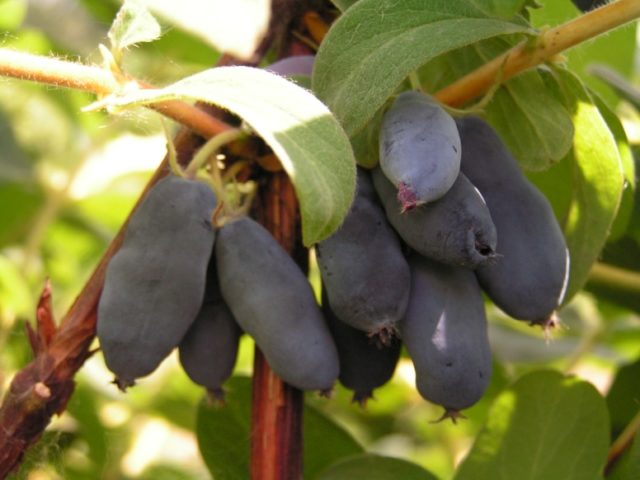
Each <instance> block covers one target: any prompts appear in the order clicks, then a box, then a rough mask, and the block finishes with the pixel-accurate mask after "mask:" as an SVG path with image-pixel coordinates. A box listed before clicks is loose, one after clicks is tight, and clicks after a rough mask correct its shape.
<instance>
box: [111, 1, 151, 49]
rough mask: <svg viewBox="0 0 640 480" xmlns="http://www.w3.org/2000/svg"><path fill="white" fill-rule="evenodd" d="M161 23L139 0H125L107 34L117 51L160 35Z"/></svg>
mask: <svg viewBox="0 0 640 480" xmlns="http://www.w3.org/2000/svg"><path fill="white" fill-rule="evenodd" d="M160 34H161V32H160V25H159V24H158V22H156V19H155V18H153V16H152V15H151V14H150V13H149V11H148V10H147V9H146V8H145V7H144V6H143V5H142V4H141V3H140V1H139V0H125V2H124V3H123V4H122V7H121V8H120V10H119V11H118V14H117V15H116V18H115V20H114V21H113V24H112V25H111V28H110V29H109V33H108V34H107V36H108V37H109V40H110V41H111V47H112V49H113V50H115V51H116V52H119V51H122V50H124V49H125V48H127V47H130V46H132V45H135V44H136V43H142V42H152V41H153V40H155V39H156V38H158V37H159V36H160Z"/></svg>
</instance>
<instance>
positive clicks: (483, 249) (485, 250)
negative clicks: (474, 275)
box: [475, 238, 498, 260]
mask: <svg viewBox="0 0 640 480" xmlns="http://www.w3.org/2000/svg"><path fill="white" fill-rule="evenodd" d="M475 249H476V251H477V252H478V253H479V254H480V255H482V256H483V257H487V258H488V259H490V260H493V259H495V258H496V257H498V254H497V253H496V252H494V250H493V248H491V247H490V246H489V245H487V244H485V243H483V242H482V241H481V240H479V239H478V238H476V242H475Z"/></svg>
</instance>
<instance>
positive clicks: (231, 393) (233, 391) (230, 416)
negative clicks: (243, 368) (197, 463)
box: [196, 377, 251, 480]
mask: <svg viewBox="0 0 640 480" xmlns="http://www.w3.org/2000/svg"><path fill="white" fill-rule="evenodd" d="M225 390H226V401H225V404H224V405H223V406H218V405H209V404H208V402H207V400H206V399H203V400H202V402H200V405H199V406H198V415H197V420H196V436H197V438H198V447H199V448H200V454H201V455H202V458H203V459H204V462H205V464H206V465H207V468H208V469H209V471H210V472H211V474H212V475H213V477H214V478H215V479H216V480H227V479H228V480H236V479H238V478H249V452H250V443H249V439H250V435H251V433H250V432H251V381H250V379H248V378H242V377H233V378H231V379H229V381H228V382H227V383H226V384H225Z"/></svg>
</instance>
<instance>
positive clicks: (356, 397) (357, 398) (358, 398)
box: [351, 390, 373, 408]
mask: <svg viewBox="0 0 640 480" xmlns="http://www.w3.org/2000/svg"><path fill="white" fill-rule="evenodd" d="M372 398H373V391H372V390H368V391H366V392H353V397H351V403H357V404H358V405H360V407H361V408H367V401H368V400H369V399H372Z"/></svg>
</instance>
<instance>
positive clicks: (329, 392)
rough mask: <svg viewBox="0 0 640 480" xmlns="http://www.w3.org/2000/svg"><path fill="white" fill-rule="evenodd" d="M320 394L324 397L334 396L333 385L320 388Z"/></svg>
mask: <svg viewBox="0 0 640 480" xmlns="http://www.w3.org/2000/svg"><path fill="white" fill-rule="evenodd" d="M318 394H319V395H320V396H321V397H323V398H331V397H333V387H331V388H325V389H324V390H320V391H319V392H318Z"/></svg>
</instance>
